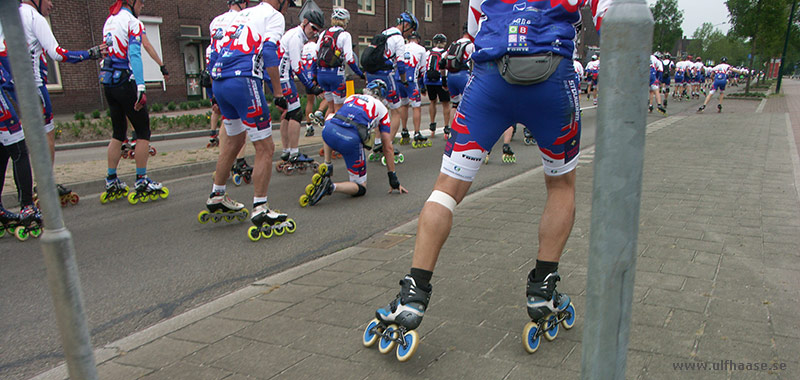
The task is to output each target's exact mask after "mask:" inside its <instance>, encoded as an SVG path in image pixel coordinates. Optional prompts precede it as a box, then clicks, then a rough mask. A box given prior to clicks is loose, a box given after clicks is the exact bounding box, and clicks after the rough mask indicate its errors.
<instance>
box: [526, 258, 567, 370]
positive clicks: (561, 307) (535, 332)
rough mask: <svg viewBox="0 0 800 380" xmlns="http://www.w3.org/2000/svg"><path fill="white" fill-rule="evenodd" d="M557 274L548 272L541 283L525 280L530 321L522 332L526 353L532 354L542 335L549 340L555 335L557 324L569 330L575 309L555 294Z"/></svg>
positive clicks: (564, 295)
mask: <svg viewBox="0 0 800 380" xmlns="http://www.w3.org/2000/svg"><path fill="white" fill-rule="evenodd" d="M560 280H561V277H560V276H559V275H558V272H554V273H550V274H548V275H547V277H545V279H544V280H543V281H542V282H532V281H531V280H530V279H528V286H527V291H526V294H527V297H528V316H529V317H530V318H531V322H528V324H526V325H525V329H524V330H523V332H522V344H523V345H524V346H525V351H528V353H529V354H532V353H534V352H536V350H537V349H538V348H539V342H540V339H539V338H541V336H542V335H544V337H545V339H547V340H549V341H552V340H553V339H555V338H556V336H557V335H558V325H559V324H561V326H562V327H564V328H565V329H567V330H569V329H571V328H572V326H573V325H574V324H575V306H574V305H573V304H572V302H571V301H570V298H569V296H567V295H566V294H563V293H559V292H558V291H556V282H557V281H560Z"/></svg>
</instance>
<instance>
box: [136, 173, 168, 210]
mask: <svg viewBox="0 0 800 380" xmlns="http://www.w3.org/2000/svg"><path fill="white" fill-rule="evenodd" d="M134 190H135V191H134V192H132V193H128V203H130V204H132V205H135V204H137V203H139V201H141V202H142V203H145V202H149V201H154V200H157V199H158V198H159V197H161V198H166V197H168V196H169V189H168V188H167V187H166V186H164V185H162V184H161V183H159V182H156V181H153V180H152V179H150V178H149V177H147V176H144V177H142V178H139V179H137V180H136V186H135V187H134Z"/></svg>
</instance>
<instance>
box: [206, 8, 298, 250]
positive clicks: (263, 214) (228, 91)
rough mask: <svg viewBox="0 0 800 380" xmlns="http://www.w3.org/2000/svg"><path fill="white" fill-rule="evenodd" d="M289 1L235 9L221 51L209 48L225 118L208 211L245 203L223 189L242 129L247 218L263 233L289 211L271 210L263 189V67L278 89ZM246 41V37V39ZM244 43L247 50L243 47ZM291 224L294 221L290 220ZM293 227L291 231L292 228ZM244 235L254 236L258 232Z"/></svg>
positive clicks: (266, 163) (278, 102) (269, 144)
mask: <svg viewBox="0 0 800 380" xmlns="http://www.w3.org/2000/svg"><path fill="white" fill-rule="evenodd" d="M291 6H294V2H292V1H287V0H262V1H261V3H259V4H258V5H256V6H253V7H249V8H247V9H245V10H242V11H241V12H239V13H237V14H236V16H235V17H234V18H233V20H232V21H231V24H230V27H229V28H228V29H227V31H226V32H225V37H224V38H223V40H222V47H221V48H220V53H219V54H215V53H214V52H212V53H211V62H212V64H213V66H212V69H211V77H212V79H213V82H212V86H213V87H212V88H213V90H214V96H215V97H216V98H217V103H218V104H219V108H220V111H222V115H223V116H224V117H225V120H224V121H223V126H224V127H225V129H226V132H227V134H228V138H226V139H225V142H224V144H222V145H220V152H219V159H218V161H217V169H216V174H215V177H214V185H213V187H212V189H211V195H209V197H208V200H207V201H206V207H208V209H209V210H210V211H212V212H214V211H216V210H221V211H222V212H225V213H236V212H240V211H241V210H242V209H243V208H244V205H243V204H241V203H239V202H235V201H233V200H231V199H230V197H228V196H227V195H226V193H225V190H226V187H225V182H226V180H227V178H228V175H227V173H228V169H229V168H230V167H231V164H233V160H234V158H235V157H236V152H238V151H239V150H240V149H241V148H242V146H243V145H244V143H245V138H246V137H245V134H244V133H243V132H245V131H247V136H249V137H250V141H252V142H253V146H254V147H255V150H256V158H255V163H254V165H253V166H254V168H253V185H254V186H253V212H252V216H251V217H250V221H251V222H253V224H254V225H255V227H253V228H255V231H256V232H258V231H259V230H260V232H261V234H264V236H265V237H268V236H272V231H273V229H275V228H283V225H284V223H285V222H288V221H289V219H288V215H286V214H285V213H281V212H278V211H275V210H271V209H270V208H269V205H268V203H267V201H268V198H267V189H268V187H269V180H270V177H271V173H272V171H271V167H272V154H273V152H274V151H275V144H274V142H273V140H272V127H271V124H270V113H269V106H268V105H267V103H266V101H265V98H264V91H263V86H262V78H263V74H262V73H263V72H266V73H267V75H268V76H269V80H270V83H271V88H272V89H274V90H277V89H279V88H281V84H280V74H279V71H278V64H279V62H280V59H279V57H278V42H279V41H280V39H281V36H282V35H283V32H284V29H285V25H286V23H285V20H284V17H283V14H282V12H283V11H284V8H288V7H291ZM248 41H249V42H248ZM244 46H247V47H249V49H244V48H243V47H244ZM273 96H274V101H273V103H274V105H275V106H276V107H278V108H279V109H281V110H283V111H285V110H286V109H287V108H288V106H289V104H288V101H287V100H286V98H284V96H283V93H281V92H276V93H273ZM292 224H294V223H293V222H292ZM292 231H294V230H293V229H292ZM248 235H249V236H250V238H251V239H253V240H258V238H260V235H259V234H258V233H257V234H256V236H253V235H251V232H250V230H248Z"/></svg>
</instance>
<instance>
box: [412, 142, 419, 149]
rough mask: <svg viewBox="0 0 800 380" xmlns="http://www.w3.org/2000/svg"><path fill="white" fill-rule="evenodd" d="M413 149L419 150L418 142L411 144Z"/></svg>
mask: <svg viewBox="0 0 800 380" xmlns="http://www.w3.org/2000/svg"><path fill="white" fill-rule="evenodd" d="M411 147H412V148H414V149H417V148H419V146H418V145H417V143H416V141H415V142H413V143H411Z"/></svg>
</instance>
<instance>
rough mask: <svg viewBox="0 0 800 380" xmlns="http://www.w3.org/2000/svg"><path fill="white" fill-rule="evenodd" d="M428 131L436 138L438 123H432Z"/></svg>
mask: <svg viewBox="0 0 800 380" xmlns="http://www.w3.org/2000/svg"><path fill="white" fill-rule="evenodd" d="M428 130H430V131H431V137H433V136H435V135H436V122H433V123H431V124H430V125H429V126H428Z"/></svg>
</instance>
